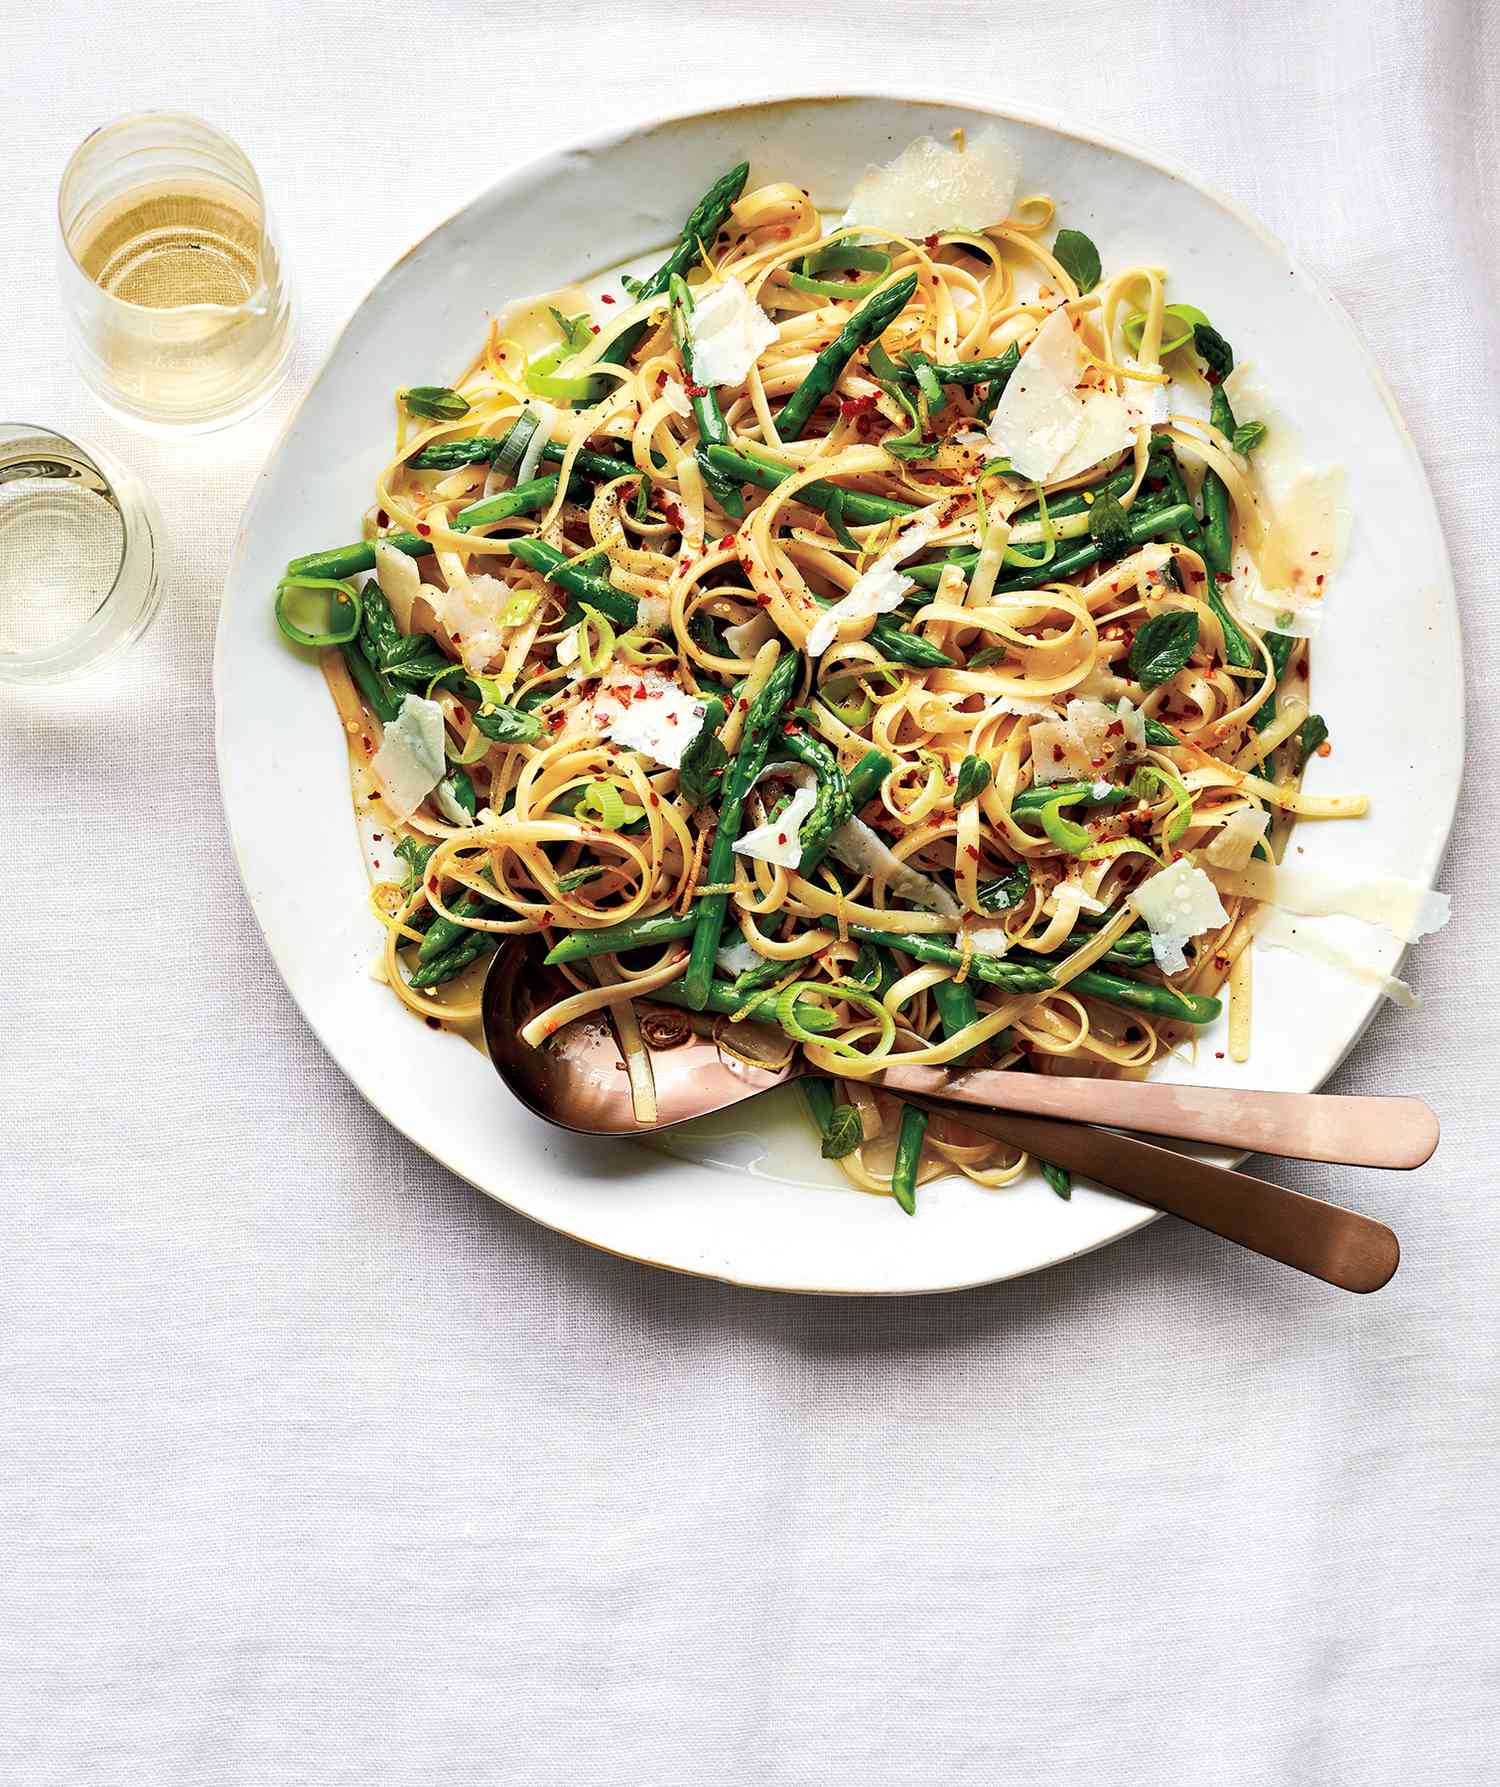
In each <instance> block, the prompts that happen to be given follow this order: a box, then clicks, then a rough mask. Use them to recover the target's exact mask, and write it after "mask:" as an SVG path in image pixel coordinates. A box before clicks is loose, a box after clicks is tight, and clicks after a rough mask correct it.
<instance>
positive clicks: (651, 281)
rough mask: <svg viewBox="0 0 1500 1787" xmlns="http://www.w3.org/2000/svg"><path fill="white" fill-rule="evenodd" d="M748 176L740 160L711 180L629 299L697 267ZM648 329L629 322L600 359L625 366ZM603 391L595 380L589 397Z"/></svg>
mask: <svg viewBox="0 0 1500 1787" xmlns="http://www.w3.org/2000/svg"><path fill="white" fill-rule="evenodd" d="M749 174H750V163H749V162H748V161H742V162H740V164H739V165H738V166H737V167H732V168H731V169H730V170H729V172H728V173H727V174H721V175H720V176H719V178H718V179H717V180H715V181H714V183H713V185H712V186H710V187H709V189H708V191H707V192H706V193H704V195H703V197H702V198H701V199H699V201H698V203H697V204H696V205H694V206H693V208H692V210H691V211H690V212H689V213H688V215H687V218H686V221H685V222H684V223H683V226H682V230H681V233H680V234H679V235H678V238H677V240H676V242H675V243H674V244H673V245H672V250H671V252H670V254H668V256H667V258H666V259H665V260H664V261H663V262H662V264H661V265H660V266H659V267H658V268H657V269H656V271H655V272H654V273H653V274H652V275H651V276H650V278H648V279H641V280H631V281H630V282H629V284H628V285H627V286H626V290H627V291H628V292H630V294H631V296H632V297H635V298H657V297H660V296H661V295H662V293H664V292H665V291H666V290H667V289H668V287H669V286H670V285H671V283H672V275H673V274H674V273H676V274H685V273H687V272H688V271H690V269H692V268H693V267H696V266H697V265H698V263H699V262H700V261H701V260H702V259H703V253H704V250H705V249H707V248H709V247H711V246H712V244H713V241H714V238H715V237H716V236H717V235H718V233H719V231H720V230H721V229H722V228H723V227H724V220H725V219H726V218H727V217H728V216H729V212H730V209H731V207H732V206H733V204H734V202H735V200H736V199H737V198H738V197H739V196H740V194H741V193H742V192H743V191H744V190H745V181H746V179H747V178H748V177H749ZM649 327H650V323H649V321H642V322H638V323H632V324H631V325H630V327H629V328H628V329H622V330H621V331H620V333H619V334H618V335H617V336H616V337H615V338H614V340H613V341H611V342H610V343H609V344H608V346H606V348H605V349H604V352H603V353H602V354H601V355H600V356H599V358H600V359H601V361H604V362H607V363H611V364H613V365H616V366H624V365H625V364H626V363H627V362H628V361H629V359H630V356H631V355H632V354H633V353H634V352H635V349H636V344H637V343H638V342H639V341H640V339H641V337H642V336H643V335H644V334H645V333H646V331H647V329H648V328H649ZM603 388H604V380H602V379H600V380H597V381H596V392H594V393H590V395H591V396H594V395H596V394H597V395H603Z"/></svg>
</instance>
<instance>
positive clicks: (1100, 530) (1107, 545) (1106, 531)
mask: <svg viewBox="0 0 1500 1787" xmlns="http://www.w3.org/2000/svg"><path fill="white" fill-rule="evenodd" d="M1089 538H1090V539H1091V540H1097V541H1098V542H1099V544H1100V545H1101V546H1102V547H1103V548H1104V549H1105V551H1106V552H1121V551H1123V550H1124V548H1125V547H1127V546H1128V545H1129V544H1130V516H1129V515H1128V514H1127V513H1126V511H1125V510H1124V509H1122V508H1121V507H1120V503H1119V499H1118V498H1116V497H1113V496H1101V497H1098V498H1096V500H1095V502H1094V506H1093V507H1092V508H1091V509H1090V510H1089Z"/></svg>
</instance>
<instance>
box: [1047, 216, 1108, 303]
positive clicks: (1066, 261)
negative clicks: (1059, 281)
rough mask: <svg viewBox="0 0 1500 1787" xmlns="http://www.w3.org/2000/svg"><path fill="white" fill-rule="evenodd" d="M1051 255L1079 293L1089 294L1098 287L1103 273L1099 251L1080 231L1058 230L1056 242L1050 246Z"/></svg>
mask: <svg viewBox="0 0 1500 1787" xmlns="http://www.w3.org/2000/svg"><path fill="white" fill-rule="evenodd" d="M1052 253H1053V256H1054V257H1055V259H1056V261H1057V264H1058V265H1059V266H1060V267H1061V268H1062V270H1063V272H1064V273H1066V274H1067V276H1068V278H1069V279H1071V280H1072V281H1073V283H1074V285H1076V286H1077V287H1078V290H1079V292H1080V293H1082V292H1091V291H1093V289H1094V287H1095V286H1096V285H1098V283H1099V275H1100V273H1101V272H1102V271H1103V268H1102V266H1101V264H1100V261H1099V250H1098V249H1097V248H1095V246H1094V244H1093V243H1092V242H1091V241H1090V240H1089V238H1088V237H1087V236H1085V235H1084V233H1083V231H1082V230H1059V231H1058V232H1057V240H1056V241H1055V242H1054V243H1053V244H1052Z"/></svg>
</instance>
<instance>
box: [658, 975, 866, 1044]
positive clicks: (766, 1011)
mask: <svg viewBox="0 0 1500 1787" xmlns="http://www.w3.org/2000/svg"><path fill="white" fill-rule="evenodd" d="M642 996H643V997H644V998H647V999H660V1000H662V1001H663V1002H664V1003H665V1004H667V1005H684V1006H686V1007H688V1009H689V1010H691V1011H712V1012H718V1013H719V1014H720V1015H721V1016H724V1017H733V1016H734V1015H735V1013H736V1012H741V1011H743V1010H744V1009H745V1007H746V1006H747V1005H748V1006H751V1007H752V1015H753V1016H755V1017H758V1018H760V1019H761V1020H763V1021H764V1022H765V1023H770V1022H771V1021H772V1020H773V1018H774V1016H775V1011H776V1001H775V1000H774V999H766V998H762V997H760V996H758V995H756V994H755V993H737V992H736V991H735V990H734V988H733V987H732V986H730V984H729V982H728V981H726V980H710V981H709V982H708V984H707V986H706V988H705V990H704V993H703V996H702V998H701V999H692V998H689V996H688V990H687V988H686V986H685V985H684V983H683V982H682V981H680V980H674V981H671V982H669V983H668V984H667V985H666V986H664V987H657V989H656V990H655V992H652V993H647V994H643V995H642ZM792 1016H793V1017H794V1018H795V1020H796V1021H797V1023H798V1024H800V1025H801V1026H802V1028H803V1029H804V1030H811V1031H813V1032H815V1033H816V1034H817V1035H819V1036H823V1035H826V1034H827V1032H828V1031H830V1030H832V1029H833V1027H834V1024H835V1023H836V1022H837V1020H836V1019H835V1017H834V1015H833V1013H832V1012H831V1011H829V1010H828V1009H827V1007H826V1006H822V1005H816V1004H814V1003H813V1002H812V1001H811V1000H809V999H795V1000H793V1001H792Z"/></svg>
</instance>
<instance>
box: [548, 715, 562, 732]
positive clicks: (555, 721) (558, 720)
mask: <svg viewBox="0 0 1500 1787" xmlns="http://www.w3.org/2000/svg"><path fill="white" fill-rule="evenodd" d="M562 723H563V717H562V715H561V714H548V715H547V725H548V727H549V728H550V729H551V730H552V731H553V732H556V731H557V729H558V727H560V726H561V725H562Z"/></svg>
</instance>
